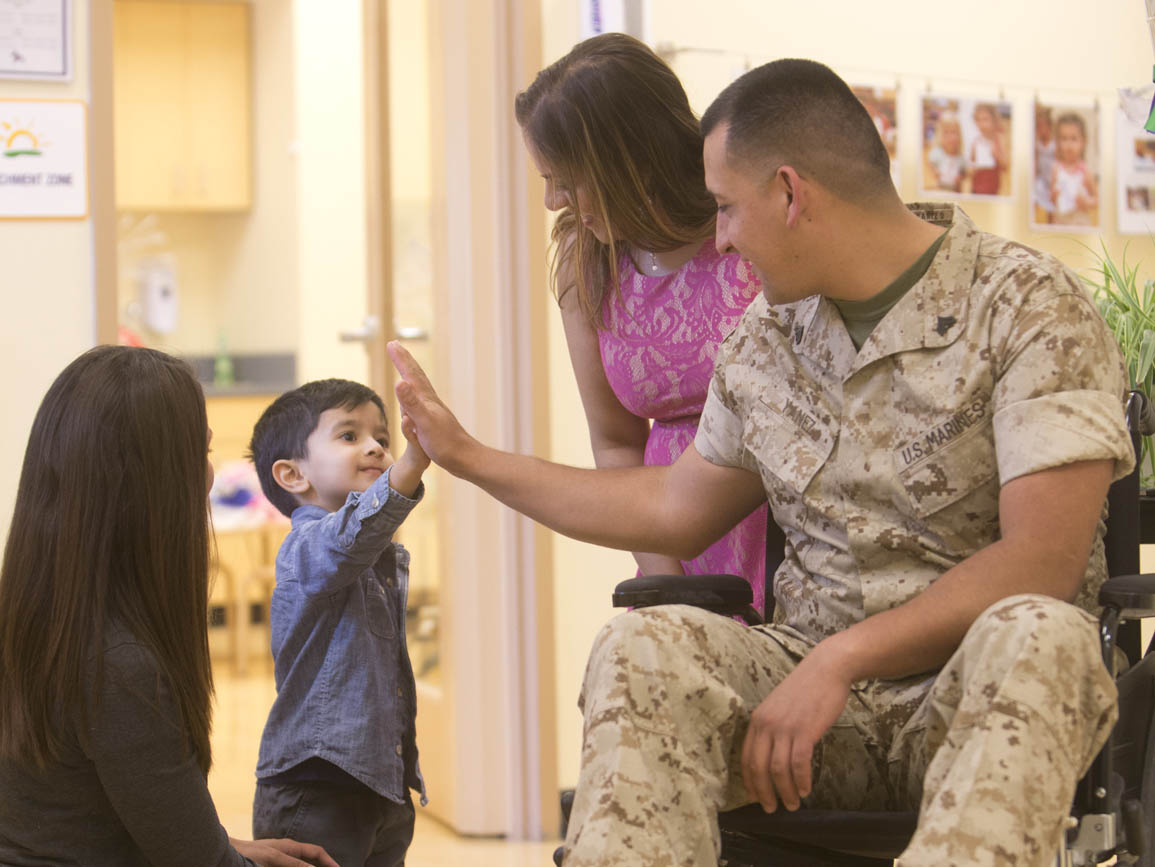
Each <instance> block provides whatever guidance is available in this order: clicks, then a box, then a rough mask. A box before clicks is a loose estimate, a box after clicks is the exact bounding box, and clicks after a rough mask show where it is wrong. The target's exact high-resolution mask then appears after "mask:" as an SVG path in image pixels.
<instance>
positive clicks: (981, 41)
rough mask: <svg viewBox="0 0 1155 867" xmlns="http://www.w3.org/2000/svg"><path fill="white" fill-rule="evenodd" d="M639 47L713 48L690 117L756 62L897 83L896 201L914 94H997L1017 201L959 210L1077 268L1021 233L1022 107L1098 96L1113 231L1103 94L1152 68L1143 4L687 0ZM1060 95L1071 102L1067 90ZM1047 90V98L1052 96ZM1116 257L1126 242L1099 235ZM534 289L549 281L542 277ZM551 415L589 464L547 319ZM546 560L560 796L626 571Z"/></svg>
mask: <svg viewBox="0 0 1155 867" xmlns="http://www.w3.org/2000/svg"><path fill="white" fill-rule="evenodd" d="M577 7H578V3H577V0H543V2H542V9H543V25H544V31H545V32H544V36H545V40H544V41H545V49H544V54H545V58H544V60H545V62H546V63H549V62H552V61H553V60H555V59H556V58H558V57H559V56H561V55H562V54H563V53H565V51H567V50H568V49H569V47H570V46H571V45H572V44H573V43H574V41H576V40H577V38H578V23H579V19H578V9H577ZM646 9H647V27H648V33H647V34H646V38H647V41H649V42H650V44H657V43H672V44H673V45H676V46H693V47H698V48H706V49H712V50H715V51H719V50H721V51H723V52H725V53H722V54H717V53H715V54H699V55H691V54H688V53H687V54H682V55H680V56H679V57H678V59H677V60H676V62H675V66H676V67H677V69H678V71H679V74H680V75H681V77H682V78H683V81H684V82H685V84H686V87H687V91H688V92H689V93H690V95H691V101H692V102H693V104H694V106H695V108H696V110H698V111H699V112H700V111H702V110H704V108H705V107H706V105H708V104H709V102H710V100H711V99H713V97H714V96H715V95H716V94H717V92H718V90H720V89H721V88H722V87H724V86H725V85H726V84H727V83H729V81H730V80H731V79H732V77H733V76H734V75H735V74H737V73H739V72H741V71H742V69H743V64H744V62H745V60H746V57H747V56H749V59H750V60H751V61H752V62H753V63H760V62H765V61H767V60H771V59H773V58H775V57H810V58H813V59H815V60H821V61H823V62H825V63H827V64H829V65H831V66H832V67H834V69H835V70H837V71H838V72H839V73H841V74H842V75H844V76H846V77H848V78H849V77H851V76H854V75H856V74H861V75H862V76H863V77H865V78H867V79H868V82H867V83H872V80H873V79H880V81H879V83H885V82H886V80H887V79H889V80H890V81H891V82H892V83H893V82H894V81H895V80H898V81H900V83H901V85H902V87H903V89H904V94H903V95H902V96H901V97H900V106H899V110H900V111H902V112H904V113H903V115H902V118H901V120H900V124H902V127H903V128H902V130H901V135H902V140H901V142H900V147H901V148H902V151H903V153H902V156H903V158H904V164H903V166H904V167H903V177H902V180H903V184H902V189H901V192H902V193H903V196H904V198H907V199H912V198H914V197H915V195H916V191H917V183H918V182H917V176H916V174H915V173H916V171H917V167H918V162H917V160H915V159H911V158H910V155H911V154H917V153H919V150H918V147H919V142H918V131H917V122H916V121H912V120H911V118H917V117H918V114H917V112H918V107H917V106H918V102H917V99H918V95H919V94H920V92H921V91H923V90H924V89H925V87H926V86H927V80H928V79H930V81H931V85H932V86H933V87H934V88H935V89H936V90H942V91H943V92H947V91H948V90H960V91H962V92H964V93H965V92H977V93H979V94H983V93H985V94H990V95H997V94H998V91H999V86H1000V85H1004V86H1005V94H1006V98H1007V99H1010V100H1012V101H1013V102H1014V104H1015V110H1016V117H1015V120H1014V124H1015V126H1014V163H1015V173H1016V178H1015V183H1016V184H1017V185H1018V187H1017V189H1018V197H1017V198H1016V199H1015V200H1014V201H1013V202H1012V203H1009V204H990V203H985V202H965V203H964V204H963V207H964V208H965V209H966V210H967V212H968V213H969V214H970V215H971V216H972V217H973V218H975V219H976V221H977V222H978V223H979V224H980V225H981V226H983V227H984V228H986V229H988V230H990V231H994V232H999V233H1002V234H1005V235H1010V236H1012V237H1015V238H1017V239H1020V240H1022V241H1024V242H1026V243H1028V244H1032V245H1034V246H1036V247H1041V248H1044V249H1047V250H1050V251H1051V252H1053V253H1055V254H1056V255H1058V256H1059V257H1060V258H1062V259H1063V260H1064V261H1066V262H1067V263H1068V264H1070V265H1072V266H1073V267H1076V268H1082V267H1086V266H1087V265H1088V264H1090V259H1089V256H1088V254H1087V253H1086V251H1085V250H1084V249H1083V248H1082V247H1081V246H1080V243H1079V242H1080V241H1085V242H1089V243H1095V242H1096V238H1097V237H1098V236H1097V235H1089V236H1082V237H1080V238H1074V237H1071V236H1061V235H1052V234H1047V235H1042V234H1039V233H1036V232H1032V231H1031V230H1030V229H1029V227H1028V223H1027V209H1026V204H1025V203H1026V200H1027V196H1028V182H1029V177H1028V172H1029V170H1030V168H1029V167H1030V151H1029V150H1028V149H1027V148H1028V145H1029V142H1030V123H1029V121H1031V120H1033V116H1028V113H1029V106H1030V101H1031V99H1032V98H1033V96H1034V93H1035V91H1036V90H1038V92H1039V93H1040V94H1041V96H1042V98H1044V99H1048V98H1049V99H1053V100H1056V101H1057V100H1061V99H1062V98H1063V97H1064V95H1067V96H1074V95H1075V92H1077V93H1078V94H1080V95H1081V94H1087V93H1090V94H1096V93H1097V94H1099V97H1100V105H1101V110H1102V112H1103V114H1104V115H1105V116H1106V120H1107V121H1108V122H1107V123H1105V124H1104V125H1103V138H1102V140H1101V141H1102V151H1103V153H1104V155H1105V158H1104V161H1103V172H1102V178H1101V186H1102V189H1103V193H1102V213H1103V215H1104V218H1103V224H1104V225H1105V226H1106V227H1108V228H1111V229H1113V227H1114V224H1115V216H1114V214H1115V192H1114V169H1113V164H1112V162H1113V161H1112V156H1113V154H1114V119H1113V112H1114V104H1115V103H1114V89H1115V88H1117V87H1120V86H1129V85H1139V84H1143V83H1144V82H1145V81H1147V80H1148V76H1149V75H1150V72H1151V63H1152V57H1151V45H1150V41H1149V37H1148V33H1147V28H1146V25H1145V20H1144V15H1143V10H1142V4H1141V3H1137V2H1125V3H1096V2H1093V0H1017V2H1014V3H1007V2H1005V0H973V2H970V3H967V4H965V5H962V6H958V5H955V6H952V7H950V8H949V9H948V8H947V7H945V6H941V5H934V4H928V3H926V2H925V0H877V2H874V3H867V4H863V3H851V2H848V0H843V2H837V3H784V2H774V3H771V2H761V0H746V2H741V0H716V2H714V3H711V4H709V11H708V12H705V11H704V10H703V4H701V3H700V2H697V0H656V2H649V3H647V4H646ZM1063 88H1068V89H1070V90H1071V92H1064V91H1063V90H1062V89H1063ZM1056 91H1057V92H1056ZM1106 240H1107V243H1108V246H1109V247H1110V248H1111V249H1112V251H1115V252H1116V253H1117V252H1119V251H1121V250H1122V246H1123V243H1124V242H1125V240H1124V239H1122V238H1119V237H1117V236H1115V235H1113V234H1108V235H1107V236H1106ZM1148 245H1149V242H1148V241H1147V240H1146V239H1145V238H1135V239H1133V243H1132V246H1131V253H1132V256H1133V257H1134V256H1136V255H1138V254H1139V253H1146V254H1147V265H1148V267H1147V273H1148V274H1152V273H1155V250H1153V249H1151V248H1150V246H1148ZM541 283H542V291H546V280H545V277H544V275H543V276H542V280H541ZM550 341H551V342H550V352H551V355H550V413H551V420H552V424H551V432H552V437H553V458H554V459H556V460H561V461H565V462H568V463H576V464H583V465H586V466H592V458H591V456H590V451H589V445H588V441H587V429H586V425H585V418H584V416H583V414H582V410H581V404H580V402H579V399H578V395H577V391H576V388H575V386H574V383H573V374H572V371H571V368H570V363H569V358H568V356H567V355H566V351H565V339H564V336H563V334H562V332H561V328H560V324H559V322H558V317H556V316H555V317H554V318H553V321H552V322H551V332H550ZM554 551H555V575H556V588H555V595H554V600H555V611H556V622H557V634H558V647H559V648H566V652H564V653H558V655H557V665H556V669H557V678H558V681H557V693H558V720H559V723H558V744H559V751H560V760H559V776H560V781H561V784H562V785H563V786H566V785H573V784H574V783H575V782H576V780H577V772H578V758H579V749H580V742H581V720H580V717H579V716H578V713H577V710H576V708H575V707H574V701H575V700H576V697H577V691H578V688H579V686H580V683H581V675H582V671H583V669H584V666H585V659H586V652H587V650H588V648H589V646H590V642H591V641H592V639H593V637H594V635H595V634H596V632H597V629H598V628H599V627H600V626H601V625H602V624H603V623H604V622H605V621H606V620H607V619H608V618H609V617H610V616H611V615H612V613H613V612H612V609H611V608H610V607H609V596H610V591H611V589H612V587H613V585H614V584H615V583H616V582H617V581H618V580H620V579H622V578H625V577H629V576H630V575H632V574H633V565H632V561H631V559H630V558H629V557H628V555H625V554H621V553H618V552H607V551H601V550H599V549H596V548H593V547H591V546H588V545H583V544H580V543H577V542H572V541H570V540H568V539H559V540H558V541H557V543H556V545H555V548H554Z"/></svg>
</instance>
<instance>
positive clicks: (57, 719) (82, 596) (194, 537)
mask: <svg viewBox="0 0 1155 867" xmlns="http://www.w3.org/2000/svg"><path fill="white" fill-rule="evenodd" d="M207 450H208V439H207V425H206V420H205V405H204V397H203V395H202V394H201V389H200V386H199V385H198V384H197V382H196V380H195V379H194V377H193V375H192V372H191V370H190V369H189V368H188V366H187V365H185V364H184V363H183V362H181V361H178V360H177V359H175V358H172V357H171V356H168V355H165V354H164V353H161V352H156V351H153V350H149V349H136V348H130V347H114V346H102V347H97V348H96V349H93V350H90V351H89V352H86V353H84V354H83V355H81V356H80V357H79V358H77V359H76V360H75V361H73V362H72V363H71V364H69V365H68V367H66V368H65V369H64V371H63V372H62V373H61V374H60V376H58V377H57V378H56V381H55V382H54V383H53V384H52V386H51V388H49V390H48V394H47V395H45V397H44V401H43V402H42V403H41V405H40V409H39V411H38V412H37V414H36V419H35V421H34V422H33V424H32V433H31V435H30V436H29V438H28V449H27V451H26V452H25V454H24V466H23V469H22V471H21V474H20V484H19V487H18V490H17V494H16V505H15V510H14V513H13V516H12V525H11V528H10V529H9V532H8V543H7V546H6V548H5V551H4V561H3V566H2V567H0V760H4V761H6V762H12V763H16V764H18V765H23V766H26V767H44V766H45V765H46V764H47V763H49V762H51V761H53V760H59V759H60V758H61V757H63V756H64V755H65V754H66V752H67V750H68V747H69V745H70V744H75V743H77V741H79V742H80V743H81V744H83V743H84V741H85V737H86V720H87V718H88V710H87V697H88V696H91V695H93V694H95V695H97V696H99V694H100V683H101V678H102V677H103V668H102V664H101V663H102V659H103V650H104V637H105V633H106V630H107V629H108V628H109V627H110V625H112V624H119V625H120V626H122V627H124V628H125V629H127V630H128V631H129V632H131V633H132V635H133V636H134V637H135V638H136V640H137V641H138V642H140V643H141V644H142V645H144V646H145V647H147V648H148V649H149V650H151V651H152V653H153V654H154V656H155V657H156V661H157V663H158V665H159V666H160V668H161V671H162V672H163V673H164V675H165V676H166V677H167V680H168V684H167V685H168V686H169V688H170V689H171V691H172V694H173V696H174V698H175V700H176V702H177V705H178V707H179V709H180V714H181V721H182V723H183V726H184V728H185V729H186V731H187V733H188V739H189V747H190V749H191V750H193V752H194V754H195V755H196V758H197V762H198V764H199V765H200V767H201V769H202V770H203V771H204V772H205V773H206V774H207V773H208V769H209V766H210V764H211V761H212V759H211V750H210V747H209V731H210V728H211V716H212V711H211V702H212V691H213V684H212V671H211V668H210V666H209V651H208V632H207V626H208V620H207V608H208V562H209V560H208V558H209V523H208V508H207V497H208V490H207V485H208V479H207V477H206V467H205V459H206V453H207ZM93 676H95V680H90V678H92V677H93ZM94 683H95V689H94V686H93V684H94Z"/></svg>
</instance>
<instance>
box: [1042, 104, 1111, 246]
mask: <svg viewBox="0 0 1155 867" xmlns="http://www.w3.org/2000/svg"><path fill="white" fill-rule="evenodd" d="M1100 158H1101V152H1100V147H1099V108H1098V106H1091V107H1088V106H1074V105H1054V104H1050V103H1044V102H1040V101H1038V100H1036V101H1035V126H1034V158H1033V164H1032V166H1031V227H1032V228H1035V229H1058V230H1061V231H1064V232H1072V231H1075V232H1078V231H1084V232H1089V231H1093V230H1095V229H1098V228H1099V225H1100V221H1099V163H1100Z"/></svg>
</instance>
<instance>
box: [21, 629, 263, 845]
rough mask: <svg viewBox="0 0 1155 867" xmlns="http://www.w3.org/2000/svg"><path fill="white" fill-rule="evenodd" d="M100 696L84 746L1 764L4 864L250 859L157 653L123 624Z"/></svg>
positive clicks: (109, 643)
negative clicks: (183, 722) (57, 756)
mask: <svg viewBox="0 0 1155 867" xmlns="http://www.w3.org/2000/svg"><path fill="white" fill-rule="evenodd" d="M93 689H95V684H94V685H93ZM99 698H100V700H99V701H94V700H93V699H94V695H90V696H89V715H88V726H89V732H88V740H89V743H88V745H87V747H86V748H82V747H81V746H80V740H79V738H73V739H72V741H73V742H72V744H70V746H69V747H68V752H67V755H66V756H65V757H64V759H63V760H61V761H59V762H56V763H54V764H52V765H50V766H49V767H47V768H45V769H43V770H37V769H35V768H23V767H21V768H15V767H11V766H9V765H7V764H5V763H0V864H3V865H21V867H23V865H48V864H51V865H73V864H75V865H84V867H104V865H109V867H112V865H117V867H123V865H142V864H157V865H160V864H163V865H166V867H183V865H188V867H194V865H195V867H218V865H222V867H223V865H227V867H240V865H252V863H253V862H251V861H249V860H248V859H247V858H244V857H243V856H241V855H240V853H238V852H237V851H236V850H235V849H233V847H232V846H231V845H229V839H228V834H227V833H226V832H225V829H224V828H223V827H222V826H221V823H220V820H219V819H218V818H217V811H216V808H215V807H214V806H213V802H212V798H211V797H210V796H209V790H208V785H207V784H206V781H205V777H204V774H202V773H201V770H200V768H199V767H198V766H197V762H196V758H195V756H194V755H193V753H192V750H191V748H190V747H189V746H188V738H187V736H186V734H185V732H184V731H183V730H182V728H181V726H180V714H179V711H178V709H177V704H176V701H175V699H174V698H173V696H172V694H171V692H170V691H169V689H168V685H167V682H166V680H165V678H164V676H163V675H162V674H161V671H160V668H159V667H158V665H157V662H156V659H155V658H154V657H153V655H152V653H151V652H150V651H149V650H147V649H146V648H144V647H142V646H141V645H140V644H138V643H137V642H136V641H135V640H134V639H133V637H132V636H131V635H130V634H128V633H127V632H125V631H123V630H113V631H111V632H110V634H109V636H108V637H107V639H106V641H105V653H104V677H103V684H102V686H101V690H100V696H99Z"/></svg>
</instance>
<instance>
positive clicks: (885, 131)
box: [850, 84, 900, 189]
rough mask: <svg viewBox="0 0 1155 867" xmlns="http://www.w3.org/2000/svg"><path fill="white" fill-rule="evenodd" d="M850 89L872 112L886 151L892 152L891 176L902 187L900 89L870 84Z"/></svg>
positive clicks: (870, 112) (895, 183)
mask: <svg viewBox="0 0 1155 867" xmlns="http://www.w3.org/2000/svg"><path fill="white" fill-rule="evenodd" d="M850 89H851V90H852V91H854V95H855V96H857V97H858V101H859V102H861V103H862V105H863V107H865V108H866V111H867V112H868V113H869V114H870V119H871V120H873V121H874V127H875V129H877V130H878V134H879V136H881V137H882V143H883V145H885V146H886V152H887V153H888V154H890V177H891V179H892V180H893V181H894V186H895V188H896V189H897V188H899V187H900V183H899V182H900V174H899V165H898V111H897V109H896V105H897V101H898V100H897V97H898V91H897V90H896V88H893V87H872V86H870V85H858V84H856V85H851V87H850Z"/></svg>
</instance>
